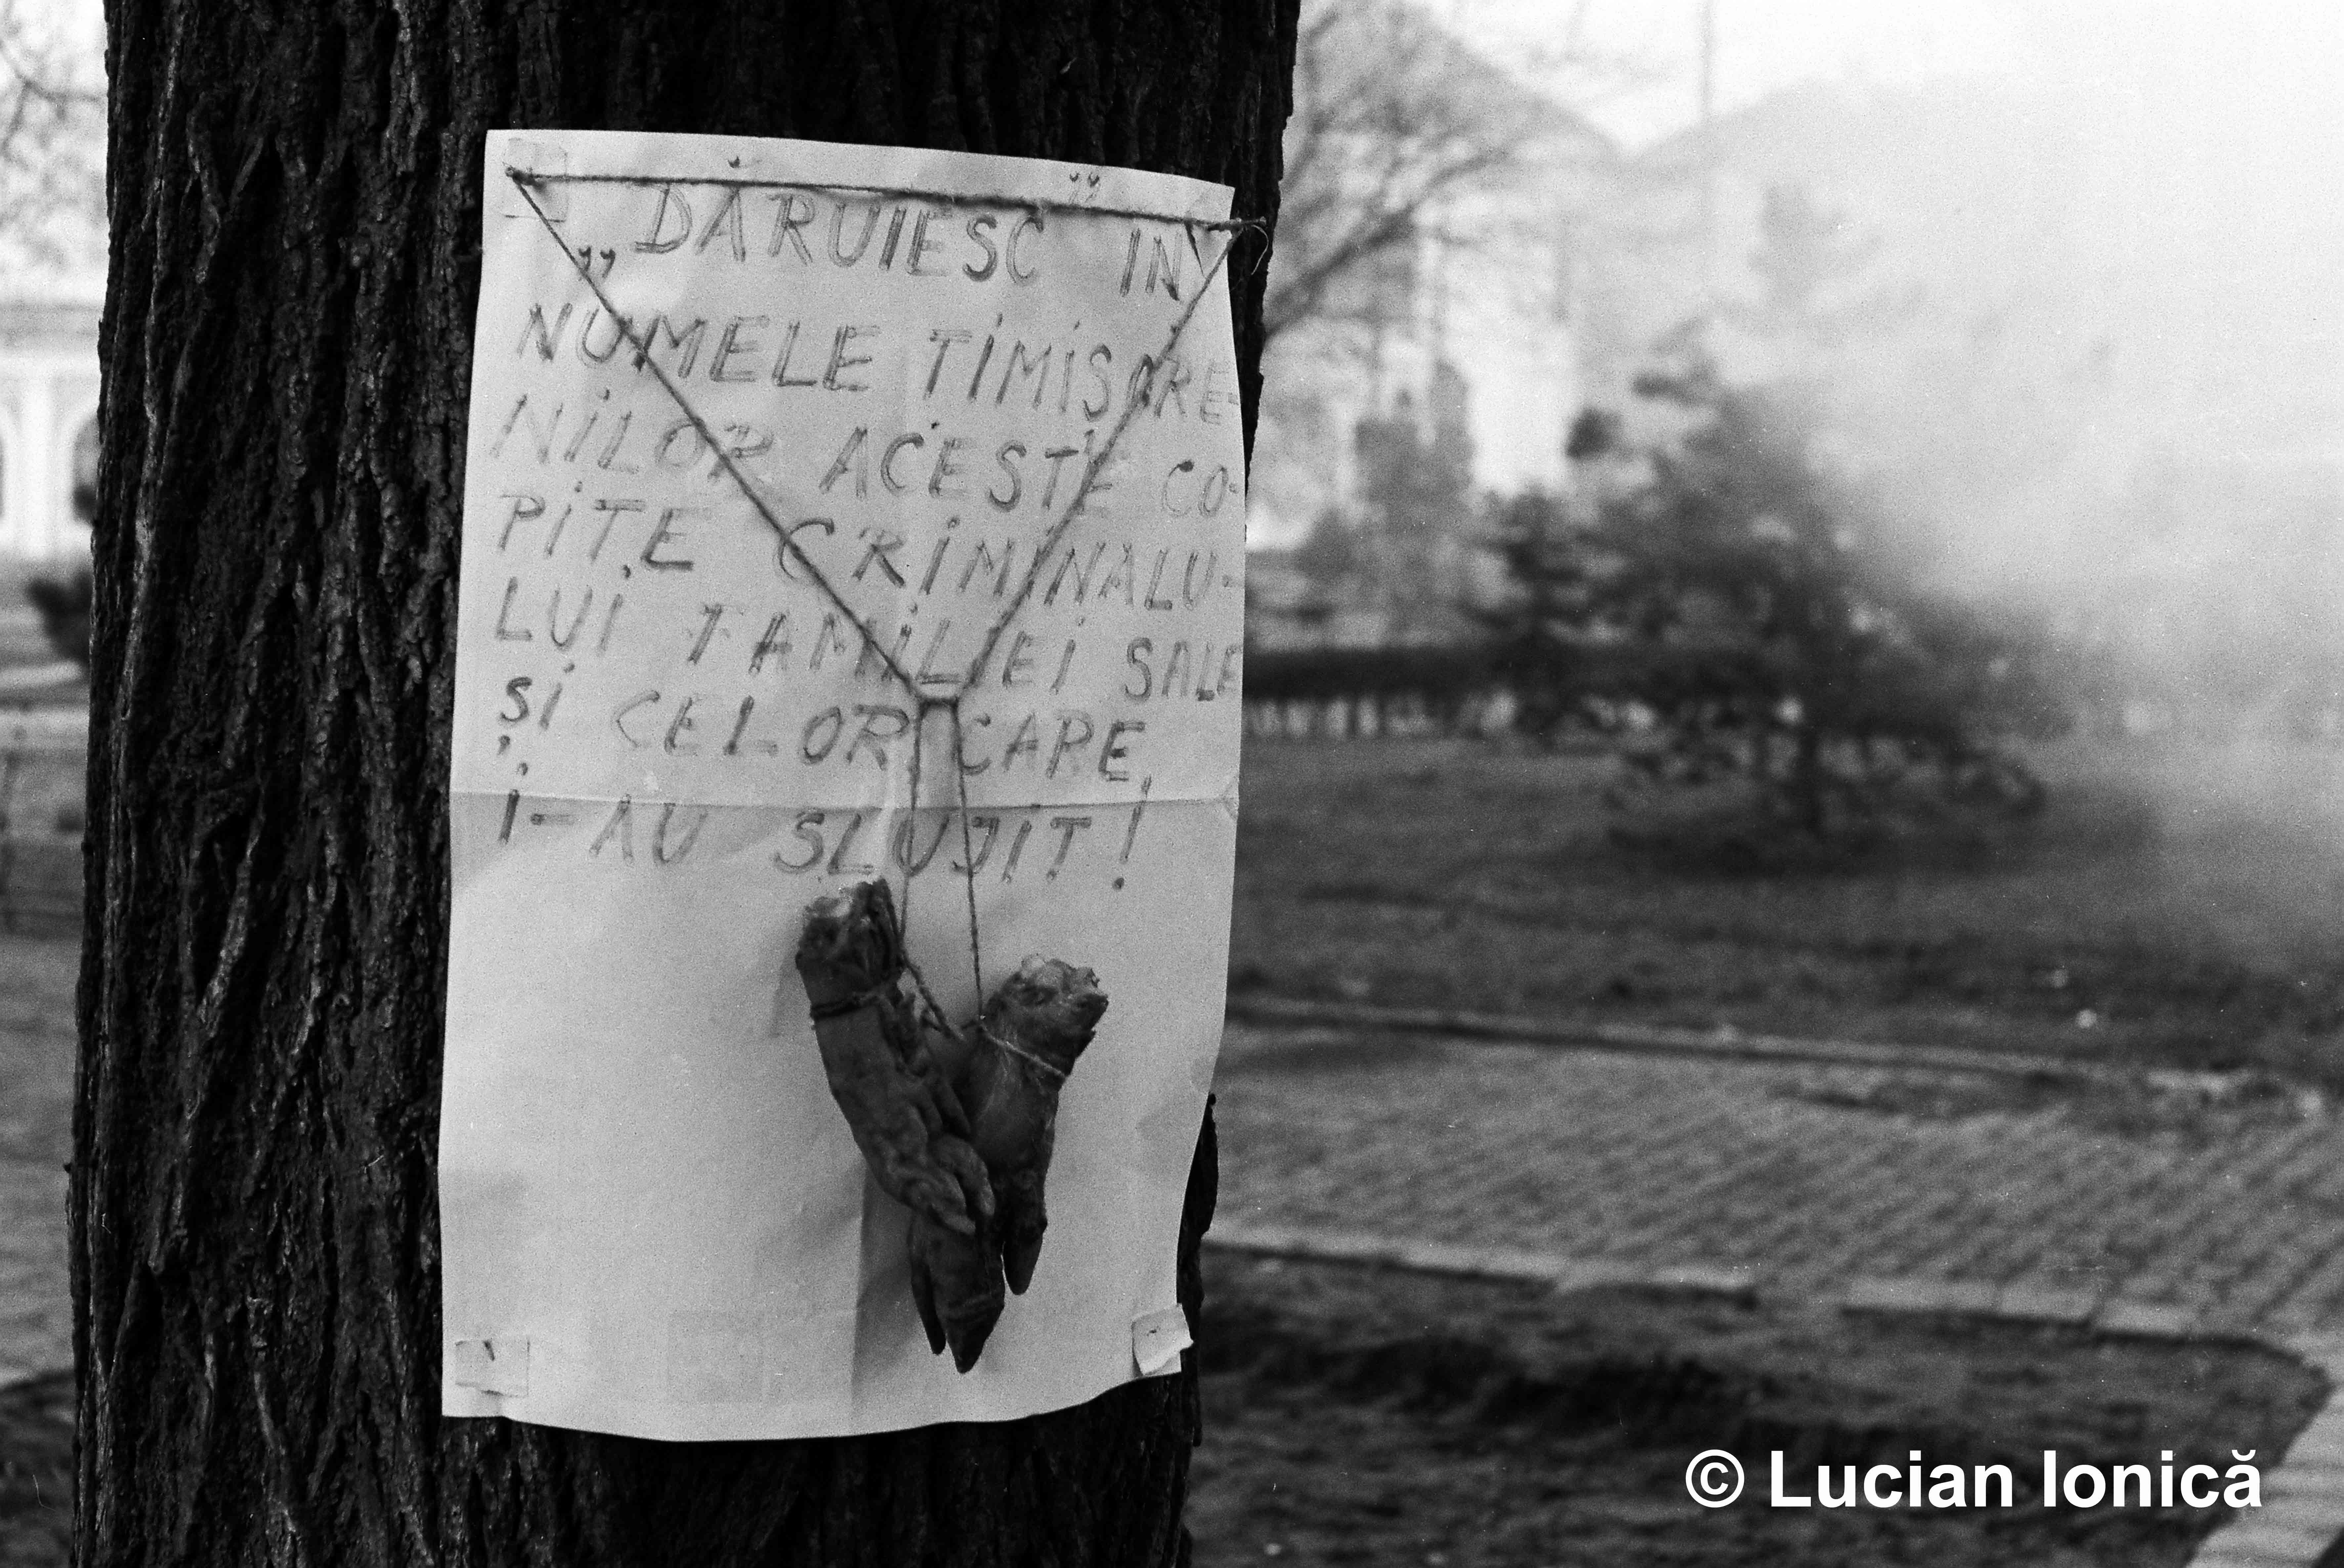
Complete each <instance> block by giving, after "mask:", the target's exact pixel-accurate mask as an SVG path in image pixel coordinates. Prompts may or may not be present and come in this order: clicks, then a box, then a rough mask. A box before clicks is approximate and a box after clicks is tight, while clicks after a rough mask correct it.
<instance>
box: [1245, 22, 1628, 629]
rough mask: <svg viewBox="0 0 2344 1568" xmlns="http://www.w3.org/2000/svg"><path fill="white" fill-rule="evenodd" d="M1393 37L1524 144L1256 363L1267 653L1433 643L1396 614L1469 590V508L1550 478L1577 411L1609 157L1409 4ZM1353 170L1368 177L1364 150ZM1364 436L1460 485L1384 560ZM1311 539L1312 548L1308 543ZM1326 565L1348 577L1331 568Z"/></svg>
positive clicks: (1360, 43)
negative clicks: (1454, 500)
mask: <svg viewBox="0 0 2344 1568" xmlns="http://www.w3.org/2000/svg"><path fill="white" fill-rule="evenodd" d="M1360 3H1361V5H1362V7H1363V8H1364V6H1366V5H1369V4H1372V0H1360ZM1392 9H1393V10H1395V11H1397V10H1399V8H1398V7H1393V8H1392ZM1307 20H1308V17H1307V15H1306V22H1307ZM1407 25H1408V26H1409V29H1410V30H1411V32H1410V36H1411V39H1412V42H1411V44H1410V49H1411V52H1414V53H1419V54H1421V53H1426V52H1430V53H1433V54H1437V56H1439V58H1438V61H1437V63H1436V66H1434V67H1433V68H1434V69H1435V70H1436V71H1437V74H1438V75H1439V76H1440V77H1441V78H1442V87H1443V92H1444V94H1446V95H1449V96H1452V97H1454V98H1460V99H1464V100H1468V101H1470V102H1473V103H1474V104H1476V105H1477V106H1479V114H1478V119H1477V123H1478V124H1479V125H1480V126H1488V125H1490V124H1513V125H1517V126H1522V127H1525V128H1526V129H1527V130H1528V131H1529V132H1530V133H1531V135H1532V136H1533V137H1534V138H1535V139H1534V140H1533V141H1531V142H1530V143H1528V144H1526V145H1525V146H1524V147H1510V148H1509V149H1508V150H1509V151H1518V152H1521V153H1522V154H1523V156H1521V157H1520V158H1519V159H1518V161H1517V162H1516V163H1515V165H1514V167H1512V168H1511V169H1510V170H1509V171H1507V173H1506V175H1505V176H1504V177H1501V178H1496V179H1490V180H1482V181H1464V182H1460V186H1459V187H1457V188H1453V189H1449V190H1445V191H1444V192H1443V194H1441V195H1440V197H1438V198H1437V199H1435V200H1433V201H1432V202H1430V203H1429V204H1428V205H1427V206H1426V207H1425V208H1424V210H1423V211H1422V212H1421V213H1420V215H1419V217H1418V218H1417V220H1416V221H1415V222H1414V223H1412V224H1411V225H1409V230H1410V231H1409V234H1408V236H1407V237H1406V238H1404V239H1403V240H1401V241H1400V242H1399V243H1397V244H1394V245H1391V246H1389V247H1388V248H1382V249H1380V250H1379V251H1378V252H1377V253H1375V254H1374V255H1372V256H1371V257H1369V258H1368V259H1367V260H1366V261H1365V262H1364V263H1362V264H1360V265H1357V266H1355V267H1353V268H1349V270H1348V271H1346V272H1345V273H1344V274H1343V275H1342V276H1341V277H1340V278H1339V280H1338V281H1337V282H1336V283H1335V284H1334V286H1333V287H1331V288H1329V290H1328V291H1327V293H1326V294H1325V296H1324V297H1323V298H1320V299H1319V300H1318V303H1317V305H1316V308H1315V309H1313V310H1312V311H1311V312H1310V313H1309V314H1308V317H1307V318H1306V319H1302V320H1300V321H1298V322H1297V323H1296V324H1294V325H1293V326H1291V327H1289V328H1288V329H1285V330H1283V331H1282V332H1280V333H1279V334H1278V336H1277V337H1276V338H1275V339H1273V340H1272V342H1271V344H1270V347H1269V349H1268V353H1267V354H1266V355H1265V356H1264V361H1263V374H1264V381H1265V387H1264V392H1263V403H1262V418H1261V426H1260V431H1259V434H1258V439H1257V441H1256V445H1255V450H1254V462H1253V473H1252V481H1251V486H1250V491H1249V496H1248V541H1249V544H1250V545H1251V547H1252V554H1251V557H1250V560H1249V564H1248V571H1249V572H1251V573H1252V576H1253V580H1254V582H1256V584H1257V585H1258V591H1257V592H1256V593H1255V594H1254V597H1253V601H1252V604H1253V621H1254V631H1255V635H1256V636H1257V637H1258V639H1260V640H1262V641H1264V642H1268V643H1271V644H1276V643H1281V642H1283V643H1293V642H1338V643H1360V642H1379V641H1387V640H1392V639H1394V638H1399V639H1401V640H1422V639H1423V638H1425V637H1428V636H1431V635H1436V634H1438V633H1437V629H1436V628H1434V627H1433V626H1431V625H1430V623H1429V622H1426V621H1425V620H1424V618H1422V617H1420V616H1419V617H1411V615H1410V614H1409V613H1405V612H1404V611H1405V609H1406V607H1407V606H1409V605H1420V606H1437V605H1440V604H1442V603H1445V602H1447V601H1449V600H1451V599H1454V598H1455V597H1457V596H1458V595H1459V594H1460V593H1463V592H1470V588H1471V583H1470V576H1471V574H1472V573H1473V572H1474V571H1475V570H1477V566H1476V563H1475V562H1474V561H1473V560H1472V559H1471V558H1472V555H1473V551H1471V549H1470V535H1471V531H1472V525H1473V521H1474V517H1473V509H1474V506H1475V504H1476V503H1477V502H1478V500H1479V498H1480V496H1482V495H1485V494H1488V493H1490V492H1495V493H1500V494H1508V493H1512V492H1515V491H1521V490H1525V489H1530V488H1541V489H1550V490H1551V489H1557V488H1560V487H1561V486H1562V485H1563V484H1564V483H1565V482H1566V479H1567V472H1566V465H1565V463H1564V460H1563V455H1562V448H1563V440H1564V436H1565V434H1566V432H1567V431H1568V430H1569V429H1570V426H1571V420H1573V418H1574V417H1575V416H1576V415H1577V413H1578V411H1579V409H1580V407H1581V369H1580V357H1581V345H1580V333H1581V294H1582V284H1583V279H1584V276H1585V274H1586V271H1587V268H1588V265H1589V260H1588V256H1587V253H1586V246H1587V238H1586V237H1587V235H1588V233H1589V231H1590V228H1591V221H1592V208H1593V207H1595V206H1596V205H1597V204H1598V203H1599V202H1600V201H1601V197H1602V193H1603V190H1604V187H1605V184H1606V181H1607V180H1608V178H1609V170H1610V167H1611V162H1612V160H1613V158H1614V157H1615V149H1614V148H1613V147H1611V143H1610V142H1609V140H1608V139H1607V138H1605V137H1603V136H1602V135H1601V133H1600V132H1598V131H1597V130H1595V129H1594V128H1593V127H1592V126H1590V125H1589V124H1587V122H1585V121H1584V120H1582V119H1581V118H1580V117H1579V116H1575V115H1573V114H1572V113H1571V112H1570V111H1569V110H1568V109H1566V108H1564V107H1563V106H1561V105H1559V104H1556V103H1554V102H1552V101H1551V99H1548V98H1546V97H1544V96H1541V95H1540V94H1538V93H1537V92H1535V91H1534V90H1532V89H1531V88H1530V87H1528V86H1524V85H1523V84H1522V83H1521V82H1519V81H1517V80H1516V79H1515V78H1514V77H1513V76H1510V75H1509V74H1508V73H1507V72H1506V71H1505V70H1503V69H1502V68H1501V67H1500V66H1498V65H1496V64H1493V63H1492V62H1490V61H1489V60H1486V59H1484V58H1482V57H1481V56H1479V55H1477V54H1475V53H1473V52H1472V51H1471V50H1470V49H1469V48H1467V47H1466V46H1464V45H1462V44H1461V43H1460V42H1458V41H1457V39H1456V38H1454V37H1453V36H1451V35H1449V34H1447V33H1446V32H1444V31H1442V30H1441V29H1440V28H1439V26H1438V25H1435V24H1433V23H1432V22H1431V21H1430V18H1428V17H1426V16H1425V15H1423V13H1422V12H1421V11H1420V10H1416V11H1411V12H1409V13H1408V15H1407ZM1379 43H1380V44H1381V45H1382V46H1384V47H1386V48H1389V41H1388V39H1383V38H1379V35H1377V34H1376V33H1375V32H1374V31H1373V30H1372V29H1369V30H1363V32H1362V34H1361V35H1359V38H1358V39H1357V40H1356V41H1355V42H1354V43H1352V44H1351V46H1353V47H1356V48H1359V49H1360V50H1361V51H1362V52H1363V53H1364V52H1369V51H1371V50H1372V49H1373V48H1374V47H1376V46H1378V45H1379ZM1340 64H1341V63H1340V62H1339V65H1340ZM1349 68H1350V69H1351V70H1353V71H1356V72H1357V73H1359V74H1360V75H1361V76H1363V77H1364V76H1371V75H1372V74H1373V73H1375V72H1376V71H1378V70H1379V69H1389V68H1392V67H1391V66H1390V64H1389V61H1388V60H1379V59H1378V58H1375V57H1367V58H1363V59H1361V60H1359V61H1358V62H1356V63H1353V64H1351V66H1349ZM1415 68H1416V69H1418V70H1420V71H1423V70H1425V69H1426V67H1425V66H1424V65H1423V64H1422V63H1421V62H1419V63H1417V64H1416V66H1415ZM1301 112H1302V111H1298V115H1299V113H1301ZM1399 134H1408V135H1418V136H1429V133H1427V132H1426V131H1425V130H1424V128H1423V127H1403V128H1402V129H1401V131H1400V132H1399ZM1293 135H1294V132H1292V131H1291V130H1289V148H1288V155H1289V160H1290V161H1292V160H1293V158H1294V153H1295V148H1294V147H1293V146H1292V145H1291V138H1292V137H1293ZM1359 163H1360V164H1361V165H1362V166H1364V167H1367V168H1368V169H1369V171H1370V174H1372V171H1373V169H1374V167H1375V164H1376V159H1375V158H1374V157H1372V156H1370V157H1362V158H1361V159H1359ZM1359 199H1360V200H1362V201H1372V200H1373V199H1375V193H1374V192H1372V191H1366V190H1363V191H1361V192H1360V193H1359ZM1270 265H1271V267H1272V268H1273V269H1274V268H1277V267H1278V258H1276V257H1275V256H1273V258H1272V260H1271V263H1270ZM1379 440H1397V441H1399V442H1401V443H1403V444H1406V445H1410V446H1412V448H1414V449H1415V450H1420V451H1422V452H1424V453H1426V454H1428V455H1429V454H1431V453H1432V452H1434V451H1435V450H1438V451H1439V452H1440V454H1441V455H1442V456H1443V458H1445V459H1454V458H1458V457H1460V455H1461V460H1463V462H1464V463H1465V465H1466V467H1467V469H1468V470H1469V478H1468V480H1467V482H1466V483H1465V485H1464V487H1463V491H1464V493H1463V494H1462V496H1461V497H1460V504H1458V505H1457V506H1455V507H1454V508H1451V509H1450V512H1451V515H1449V516H1447V517H1445V518H1444V519H1443V520H1441V521H1440V525H1439V528H1438V531H1439V535H1440V537H1438V538H1435V539H1410V540H1409V541H1406V548H1405V549H1401V550H1398V551H1395V549H1394V548H1393V547H1392V542H1393V541H1390V540H1389V539H1384V540H1379V539H1378V538H1377V537H1375V536H1376V534H1377V532H1378V529H1379V521H1378V519H1377V517H1376V516H1375V515H1374V514H1375V512H1376V511H1377V500H1376V498H1375V497H1374V496H1372V495H1370V494H1369V493H1368V491H1369V487H1370V483H1371V481H1372V480H1373V479H1374V477H1375V476H1376V475H1377V474H1378V472H1379V456H1380V457H1386V458H1388V457H1389V455H1390V454H1389V453H1379V452H1378V451H1377V450H1375V448H1374V443H1375V442H1377V441H1379ZM1363 443H1364V444H1363ZM1403 460H1405V459H1403ZM1380 466H1381V469H1382V471H1383V472H1384V473H1385V475H1386V476H1387V477H1389V468H1390V465H1389V462H1384V463H1382V464H1381V465H1380ZM1387 510H1389V509H1387ZM1419 526H1421V525H1419ZM1333 529H1342V530H1348V531H1350V532H1351V533H1352V534H1353V535H1354V536H1355V538H1354V539H1353V541H1351V543H1350V544H1349V546H1348V547H1345V546H1343V544H1342V542H1341V541H1329V539H1328V538H1327V537H1326V534H1327V533H1328V531H1329V530H1333ZM1314 531H1318V533H1319V535H1320V538H1319V540H1318V545H1319V546H1320V548H1306V545H1307V544H1308V541H1311V540H1312V537H1313V534H1314ZM1336 557H1347V558H1348V561H1349V565H1348V569H1346V570H1343V571H1329V567H1330V566H1333V565H1336V564H1339V562H1337V561H1336V560H1335V558H1336ZM1396 557H1397V558H1399V559H1398V560H1397V561H1396V560H1395V558H1396ZM1396 576H1397V577H1399V578H1401V579H1404V580H1402V581H1390V580H1389V579H1392V578H1394V577H1396ZM1411 619H1413V620H1414V621H1415V622H1416V623H1414V624H1403V622H1409V621H1411ZM1434 619H1435V620H1437V619H1438V618H1437V617H1434Z"/></svg>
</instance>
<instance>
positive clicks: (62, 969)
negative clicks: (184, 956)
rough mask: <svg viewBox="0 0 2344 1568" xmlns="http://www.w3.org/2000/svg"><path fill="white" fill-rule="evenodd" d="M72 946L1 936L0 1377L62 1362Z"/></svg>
mask: <svg viewBox="0 0 2344 1568" xmlns="http://www.w3.org/2000/svg"><path fill="white" fill-rule="evenodd" d="M74 975H75V954H74V944H73V943H71V942H62V941H47V942H44V941H29V940H26V939H24V938H21V937H10V938H5V939H0V1383H5V1382H8V1381H12V1379H13V1378H14V1377H15V1375H17V1374H19V1373H23V1372H32V1371H46V1370H48V1369H50V1368H54V1367H63V1366H66V1365H69V1364H70V1363H71V1361H72V1359H73V1314H72V1310H71V1307H70V1305H69V1303H68V1301H67V1298H66V1173H65V1164H66V1160H67V1159H68V1158H71V1156H72V1154H73V1055H74V1037H73V991H74Z"/></svg>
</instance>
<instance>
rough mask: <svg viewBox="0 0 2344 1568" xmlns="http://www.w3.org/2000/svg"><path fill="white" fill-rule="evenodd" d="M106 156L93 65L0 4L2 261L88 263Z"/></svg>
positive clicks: (13, 1)
mask: <svg viewBox="0 0 2344 1568" xmlns="http://www.w3.org/2000/svg"><path fill="white" fill-rule="evenodd" d="M105 155H106V91H105V86H104V80H103V77H102V76H101V75H100V73H99V67H98V65H97V62H96V59H95V58H94V57H93V56H91V55H90V54H89V53H88V52H86V51H85V50H82V49H79V48H77V47H76V46H73V45H71V44H68V43H66V41H64V40H62V39H60V38H58V37H56V36H55V35H51V34H49V33H46V32H45V31H44V30H42V29H41V28H40V27H38V26H36V25H35V23H34V22H33V21H32V20H31V18H30V17H29V16H28V15H27V14H26V13H25V9H24V7H23V6H22V5H19V4H18V3H17V0H0V254H5V255H8V256H11V257H13V258H15V259H16V260H19V261H24V262H32V263H35V264H39V265H45V266H52V267H65V266H71V265H73V264H75V263H76V262H77V261H79V262H86V261H87V260H88V259H89V258H90V257H91V254H92V250H93V248H94V247H95V246H96V244H97V243H99V241H100V237H101V236H102V234H103V231H104V225H105V202H106V178H105Z"/></svg>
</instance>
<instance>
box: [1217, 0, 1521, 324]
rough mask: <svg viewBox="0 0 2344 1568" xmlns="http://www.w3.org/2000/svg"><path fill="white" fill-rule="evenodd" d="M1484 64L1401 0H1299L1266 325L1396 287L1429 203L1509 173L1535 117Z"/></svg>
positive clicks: (1353, 308) (1348, 307)
mask: <svg viewBox="0 0 2344 1568" xmlns="http://www.w3.org/2000/svg"><path fill="white" fill-rule="evenodd" d="M1489 76H1490V67H1488V66H1485V65H1483V64H1481V63H1480V62H1479V61H1477V60H1475V59H1473V58H1472V56H1470V55H1468V54H1467V53H1466V51H1465V49H1464V46H1462V45H1460V44H1459V43H1458V42H1457V41H1456V40H1455V39H1454V38H1452V37H1451V36H1450V35H1449V34H1448V33H1446V32H1444V31H1443V30H1442V29H1441V28H1440V27H1439V26H1438V25H1435V24H1434V23H1433V22H1432V21H1431V19H1430V17H1428V16H1426V15H1424V14H1423V13H1422V12H1421V11H1420V10H1418V9H1417V8H1416V7H1415V6H1413V5H1408V4H1406V3H1405V0H1305V3H1304V5H1303V15H1302V20H1301V24H1300V34H1299V36H1298V39H1297V41H1296V46H1295V56H1294V115H1293V117H1292V118H1291V119H1290V120H1289V121H1288V125H1287V129H1286V139H1285V156H1286V168H1285V176H1284V180H1283V196H1282V197H1281V200H1280V212H1279V217H1278V250H1277V254H1276V258H1275V259H1274V260H1273V262H1272V263H1271V267H1270V283H1269V292H1268V297H1267V298H1266V299H1265V300H1264V301H1263V306H1262V328H1263V330H1264V332H1265V333H1266V334H1267V335H1268V336H1271V337H1275V336H1276V335H1277V334H1278V333H1279V332H1282V331H1285V330H1286V329H1288V328H1290V327H1293V326H1295V325H1297V324H1298V323H1299V322H1302V321H1304V320H1307V319H1312V318H1314V317H1318V316H1320V315H1322V314H1325V313H1327V312H1329V310H1330V309H1334V310H1338V311H1340V312H1342V313H1346V314H1359V313H1363V312H1371V311H1373V310H1375V309H1378V308H1379V305H1383V304H1385V303H1387V302H1388V301H1389V300H1390V299H1393V298H1405V295H1406V291H1407V289H1408V288H1409V286H1410V284H1411V282H1412V278H1413V268H1412V264H1413V260H1414V251H1415V245H1416V241H1417V239H1418V238H1419V236H1420V233H1421V232H1422V230H1423V228H1424V226H1425V225H1426V224H1427V223H1429V222H1430V220H1431V217H1432V214H1433V212H1434V210H1435V208H1436V207H1437V206H1438V205H1439V204H1440V202H1441V201H1442V200H1443V199H1444V198H1448V197H1455V196H1457V195H1459V194H1460V193H1462V192H1465V191H1469V190H1490V189H1496V188H1500V187H1503V186H1504V185H1505V184H1506V183H1507V182H1509V181H1510V179H1511V178H1512V177H1514V174H1515V172H1516V170H1517V168H1518V167H1519V159H1520V158H1521V156H1522V149H1523V147H1525V145H1526V144H1527V143H1528V142H1529V141H1530V140H1531V138H1532V137H1534V136H1535V135H1536V134H1537V133H1538V131H1539V130H1540V129H1541V127H1539V126H1536V125H1535V124H1534V123H1533V119H1532V116H1531V110H1530V106H1529V103H1528V101H1527V100H1526V99H1525V98H1524V97H1523V96H1521V95H1520V94H1513V95H1500V94H1495V93H1492V92H1490V91H1489V90H1488V77H1489ZM1346 296H1348V297H1349V298H1345V297H1346Z"/></svg>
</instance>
